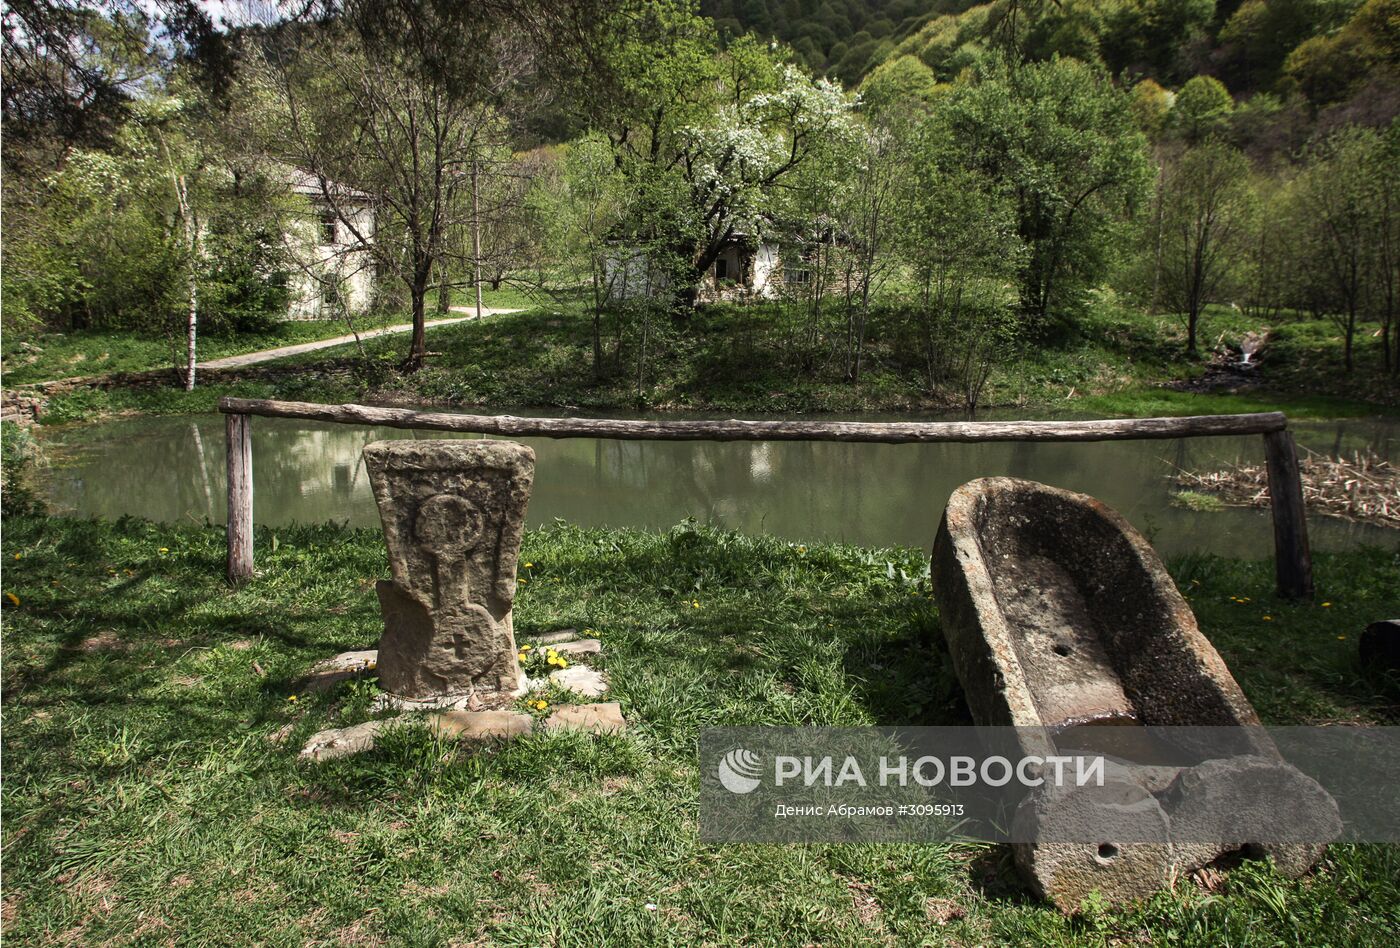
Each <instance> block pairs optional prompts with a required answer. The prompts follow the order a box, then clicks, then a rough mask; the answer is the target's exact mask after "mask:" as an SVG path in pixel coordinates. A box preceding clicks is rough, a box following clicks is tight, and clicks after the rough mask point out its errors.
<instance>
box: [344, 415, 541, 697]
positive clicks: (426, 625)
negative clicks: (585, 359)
mask: <svg viewBox="0 0 1400 948" xmlns="http://www.w3.org/2000/svg"><path fill="white" fill-rule="evenodd" d="M364 457H365V467H366V469H367V470H368V471H369V477H370V483H371V485H372V486H373V488H374V498H375V501H376V502H377V503H378V505H379V518H380V521H381V522H382V523H383V525H384V539H385V542H386V543H387V545H388V547H389V564H390V569H391V571H392V573H393V577H394V578H393V579H392V580H388V581H383V580H381V581H380V582H379V583H378V585H377V590H378V593H379V604H380V608H381V610H382V611H383V614H384V634H383V636H382V637H381V638H380V641H379V680H380V684H381V685H382V686H383V687H384V688H385V690H387V691H390V692H392V693H394V694H398V695H402V696H405V697H413V698H425V697H433V696H438V695H455V694H465V693H514V692H516V691H517V690H518V689H519V688H520V686H521V684H522V683H523V676H522V675H521V673H520V665H519V663H518V662H517V661H516V650H515V634H514V631H513V628H512V625H511V606H512V603H513V602H514V598H515V570H516V563H517V560H518V557H519V553H520V536H521V532H522V531H523V528H524V524H525V505H526V503H527V502H528V500H529V497H530V487H531V485H532V483H533V480H534V468H535V453H534V451H532V450H531V449H530V448H527V447H525V446H524V445H521V444H516V443H515V442H513V441H379V442H376V443H374V444H371V445H368V446H367V447H366V448H365V452H364Z"/></svg>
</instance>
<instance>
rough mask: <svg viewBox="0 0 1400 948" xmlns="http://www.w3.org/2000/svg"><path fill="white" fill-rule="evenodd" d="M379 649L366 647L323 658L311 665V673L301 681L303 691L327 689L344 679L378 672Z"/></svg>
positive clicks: (349, 679) (362, 676)
mask: <svg viewBox="0 0 1400 948" xmlns="http://www.w3.org/2000/svg"><path fill="white" fill-rule="evenodd" d="M378 658H379V651H378V649H365V650H363V651H359V652H342V653H340V654H339V655H332V656H331V657H330V658H323V659H321V660H320V661H319V662H317V663H316V664H315V665H312V666H311V674H309V675H307V676H306V678H304V679H303V680H302V682H301V686H300V687H301V690H303V691H325V690H326V689H328V688H331V687H333V686H334V685H338V684H339V683H340V682H342V681H351V680H353V679H356V678H365V677H369V676H371V675H374V674H377V670H376V667H375V663H376V662H377V661H378Z"/></svg>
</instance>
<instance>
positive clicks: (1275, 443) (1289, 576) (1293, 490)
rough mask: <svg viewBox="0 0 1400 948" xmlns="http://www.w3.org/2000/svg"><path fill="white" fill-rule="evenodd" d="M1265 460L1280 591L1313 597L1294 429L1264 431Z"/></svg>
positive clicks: (1291, 595) (1288, 595) (1289, 595)
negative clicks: (1292, 430)
mask: <svg viewBox="0 0 1400 948" xmlns="http://www.w3.org/2000/svg"><path fill="white" fill-rule="evenodd" d="M1264 461H1265V463H1266V465H1267V466H1268V471H1269V503H1270V506H1271V507H1272V508H1273V515H1274V571H1275V575H1276V577H1277V581H1278V594H1279V595H1280V596H1283V597H1284V598H1286V599H1311V598H1312V597H1313V575H1312V551H1311V550H1310V549H1309V548H1308V519H1307V516H1306V511H1305V510H1304V507H1303V477H1302V473H1301V472H1300V471H1299V470H1298V449H1297V447H1296V446H1295V445H1294V443H1293V435H1292V433H1291V432H1288V431H1269V432H1266V433H1265V434H1264Z"/></svg>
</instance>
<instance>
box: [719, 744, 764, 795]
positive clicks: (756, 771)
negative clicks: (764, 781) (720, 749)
mask: <svg viewBox="0 0 1400 948" xmlns="http://www.w3.org/2000/svg"><path fill="white" fill-rule="evenodd" d="M762 773H763V761H762V760H761V759H760V758H759V756H758V755H757V754H755V753H754V752H753V751H748V750H744V749H743V748H742V747H738V748H735V749H734V750H732V751H730V752H729V753H727V754H725V755H724V756H723V757H721V758H720V759H719V782H720V783H721V784H723V785H724V789H726V790H728V791H729V792H730V793H752V792H753V791H755V790H757V789H758V784H759V776H760V775H761V774H762Z"/></svg>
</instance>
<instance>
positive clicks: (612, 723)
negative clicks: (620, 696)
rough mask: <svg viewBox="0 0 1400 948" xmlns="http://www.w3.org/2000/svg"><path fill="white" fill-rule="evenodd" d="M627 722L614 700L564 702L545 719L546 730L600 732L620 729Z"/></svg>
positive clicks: (622, 728) (619, 706) (623, 728)
mask: <svg viewBox="0 0 1400 948" xmlns="http://www.w3.org/2000/svg"><path fill="white" fill-rule="evenodd" d="M626 727H627V722H626V721H624V720H623V718H622V706H621V705H619V704H618V703H617V702H616V701H606V702H603V703H600V704H566V705H564V706H563V707H561V708H559V709H558V710H556V711H555V712H554V713H553V714H551V715H550V716H549V717H548V718H546V719H545V722H544V729H545V730H546V731H591V732H593V733H594V734H602V733H604V732H607V731H622V730H625V729H626Z"/></svg>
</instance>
